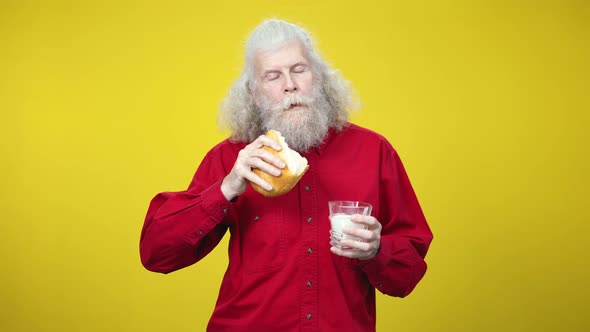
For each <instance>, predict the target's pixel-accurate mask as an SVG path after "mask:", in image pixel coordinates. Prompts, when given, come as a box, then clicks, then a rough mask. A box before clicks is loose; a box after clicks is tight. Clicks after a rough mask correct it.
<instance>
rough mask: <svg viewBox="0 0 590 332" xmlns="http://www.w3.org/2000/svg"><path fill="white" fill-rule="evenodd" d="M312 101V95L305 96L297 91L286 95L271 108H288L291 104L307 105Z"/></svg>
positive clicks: (275, 109)
mask: <svg viewBox="0 0 590 332" xmlns="http://www.w3.org/2000/svg"><path fill="white" fill-rule="evenodd" d="M312 103H313V98H312V97H305V96H302V95H300V94H298V93H294V94H290V95H287V96H286V97H285V98H283V100H282V101H281V102H279V103H276V104H274V105H272V107H271V109H272V110H273V111H282V110H286V109H288V108H290V107H291V106H295V105H297V106H307V107H309V106H310V105H311V104H312Z"/></svg>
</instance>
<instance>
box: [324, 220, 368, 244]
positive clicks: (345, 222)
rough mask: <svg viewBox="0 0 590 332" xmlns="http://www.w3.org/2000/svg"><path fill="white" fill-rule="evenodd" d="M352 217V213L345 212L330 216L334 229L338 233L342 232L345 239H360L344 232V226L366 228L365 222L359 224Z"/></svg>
mask: <svg viewBox="0 0 590 332" xmlns="http://www.w3.org/2000/svg"><path fill="white" fill-rule="evenodd" d="M350 217H351V215H350V214H344V213H337V214H334V215H331V216H330V225H331V226H332V231H334V232H336V233H338V234H342V235H343V237H342V238H343V239H352V240H359V238H357V237H354V236H350V235H345V234H343V233H342V228H344V227H354V228H358V229H365V228H366V225H364V224H357V223H354V222H352V221H351V220H350Z"/></svg>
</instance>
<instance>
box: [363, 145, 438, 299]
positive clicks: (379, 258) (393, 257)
mask: <svg viewBox="0 0 590 332" xmlns="http://www.w3.org/2000/svg"><path fill="white" fill-rule="evenodd" d="M384 147H385V149H384V151H383V152H382V153H383V159H382V160H383V163H382V166H381V167H382V168H381V181H382V186H381V188H382V189H381V192H380V200H381V202H380V206H381V212H380V215H379V216H377V217H378V218H379V220H380V221H381V224H382V230H381V247H380V249H379V251H378V253H377V255H376V256H375V257H374V258H372V259H369V260H366V261H360V264H361V268H362V269H363V271H364V272H365V273H366V275H367V277H368V279H369V281H370V282H371V284H372V285H373V286H375V287H376V288H377V289H378V290H379V291H381V292H382V293H385V294H388V295H391V296H398V297H404V296H407V295H409V294H410V293H411V292H412V290H413V289H414V288H415V287H416V285H417V284H418V282H419V281H420V280H421V279H422V277H423V276H424V274H425V273H426V262H425V261H424V258H425V256H426V253H427V251H428V247H429V246H430V243H431V241H432V232H431V231H430V228H429V227H428V224H427V222H426V219H425V217H424V214H423V213H422V209H421V208H420V204H419V203H418V199H417V198H416V195H415V194H414V190H413V189H412V186H411V184H410V180H409V179H408V176H407V174H406V171H405V169H404V167H403V165H402V162H401V160H400V158H399V156H398V155H397V153H396V152H395V150H393V148H392V147H391V146H390V145H389V144H386V145H385V146H384Z"/></svg>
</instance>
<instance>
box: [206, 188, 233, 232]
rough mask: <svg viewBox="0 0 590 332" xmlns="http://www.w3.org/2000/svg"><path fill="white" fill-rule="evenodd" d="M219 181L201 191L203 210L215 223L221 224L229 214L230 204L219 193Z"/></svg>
mask: <svg viewBox="0 0 590 332" xmlns="http://www.w3.org/2000/svg"><path fill="white" fill-rule="evenodd" d="M221 181H222V180H219V181H217V182H215V183H214V184H213V185H211V186H210V187H209V188H207V189H205V190H203V192H202V193H201V194H202V197H203V203H202V204H203V209H204V210H205V212H207V214H208V215H209V216H210V217H211V219H213V220H214V221H215V222H216V223H219V222H221V221H222V220H223V219H224V218H225V217H226V216H227V215H228V214H229V213H230V209H231V207H232V202H235V201H236V199H233V200H232V201H231V202H230V201H228V200H227V199H226V198H225V196H224V195H223V192H222V191H221Z"/></svg>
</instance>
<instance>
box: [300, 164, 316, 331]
mask: <svg viewBox="0 0 590 332" xmlns="http://www.w3.org/2000/svg"><path fill="white" fill-rule="evenodd" d="M312 187H313V173H311V172H310V173H309V174H306V177H305V178H304V179H302V181H301V186H300V190H301V191H300V195H301V196H300V197H301V213H302V215H301V216H302V221H303V232H302V244H303V250H305V251H307V254H306V255H304V256H303V264H304V266H305V269H304V274H303V278H304V279H303V280H302V281H303V282H302V284H303V288H302V292H303V293H302V295H303V301H302V307H301V311H302V312H303V313H304V314H303V317H302V319H303V321H302V323H303V325H302V326H301V327H302V328H301V331H316V330H317V329H318V328H319V327H318V325H317V317H316V314H317V305H318V289H317V288H318V287H317V285H318V284H317V279H318V272H319V268H320V267H319V262H318V257H317V254H315V253H314V248H316V246H317V241H318V238H319V233H318V232H319V230H318V227H319V224H318V222H316V220H314V219H317V218H316V217H317V202H316V199H317V197H316V193H315V192H314V190H312ZM312 317H313V318H314V319H313V320H312Z"/></svg>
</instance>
